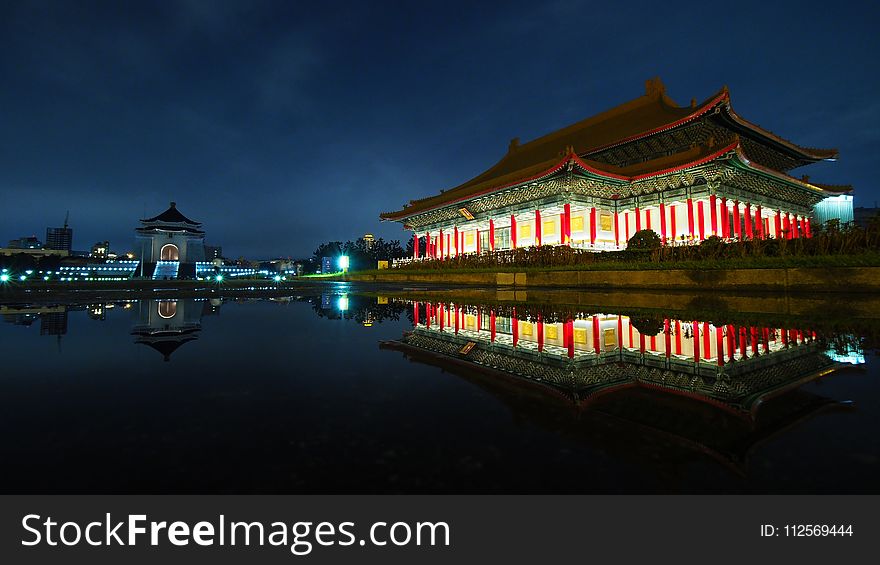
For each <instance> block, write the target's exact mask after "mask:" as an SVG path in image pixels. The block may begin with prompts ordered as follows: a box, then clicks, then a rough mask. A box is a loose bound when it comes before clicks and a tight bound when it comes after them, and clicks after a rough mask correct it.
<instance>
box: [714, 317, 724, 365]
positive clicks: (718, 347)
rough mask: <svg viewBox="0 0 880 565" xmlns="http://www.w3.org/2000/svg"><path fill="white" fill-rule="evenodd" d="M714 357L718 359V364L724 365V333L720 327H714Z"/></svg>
mask: <svg viewBox="0 0 880 565" xmlns="http://www.w3.org/2000/svg"><path fill="white" fill-rule="evenodd" d="M715 358H716V359H717V360H718V366H719V367H723V366H724V334H723V333H722V330H721V328H720V327H716V328H715Z"/></svg>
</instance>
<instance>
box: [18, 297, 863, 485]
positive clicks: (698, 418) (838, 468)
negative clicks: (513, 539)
mask: <svg viewBox="0 0 880 565" xmlns="http://www.w3.org/2000/svg"><path fill="white" fill-rule="evenodd" d="M446 300H447V301H446V302H441V301H436V300H431V301H430V302H428V303H426V302H424V301H420V302H417V303H415V304H414V303H413V302H412V301H411V300H404V299H402V298H396V297H395V296H393V295H390V296H376V295H372V296H365V295H358V294H356V293H355V292H354V289H350V288H349V289H346V288H342V289H341V290H336V291H324V292H320V293H314V294H312V295H306V296H299V297H291V298H288V299H281V300H277V299H276V300H213V301H211V300H200V299H192V298H187V299H179V300H162V301H157V300H141V301H129V302H113V301H108V302H101V303H93V304H60V305H59V304H30V305H28V304H9V305H4V306H2V310H3V311H2V313H3V321H4V322H5V323H2V324H0V345H2V360H3V371H2V373H0V425H2V429H3V430H4V433H5V438H4V441H3V442H2V444H0V445H2V447H0V453H2V455H0V458H2V461H3V464H2V466H0V478H2V485H3V489H2V490H3V491H4V492H7V493H32V492H88V493H98V492H144V493H176V492H189V493H215V492H221V493H227V492H229V493H232V492H235V493H251V492H517V493H541V492H567V493H595V492H598V493H637V492H818V493H826V492H876V491H877V487H876V477H877V476H878V472H880V442H878V439H877V438H878V431H880V427H878V424H880V387H878V376H880V375H878V362H877V356H876V351H875V350H873V349H872V347H873V345H872V344H873V342H872V341H870V340H869V341H866V340H865V337H866V336H865V335H860V333H859V332H860V331H862V330H852V329H849V328H837V329H835V330H834V331H830V330H828V329H827V328H819V331H816V329H815V328H811V327H809V324H806V323H801V324H798V327H795V328H780V327H778V326H779V325H780V324H779V323H778V322H774V321H772V320H768V321H767V323H766V324H762V322H761V321H760V320H758V321H754V320H752V321H750V322H749V323H748V324H746V323H743V322H741V321H733V320H731V321H728V320H723V319H718V320H715V321H714V322H713V323H711V324H710V323H709V322H702V321H695V320H676V319H671V318H658V319H652V318H650V317H645V316H642V317H639V316H636V315H633V316H630V315H627V314H626V313H624V312H616V311H605V312H602V313H596V312H582V311H572V310H571V309H564V308H563V309H559V308H554V307H552V306H551V307H547V306H544V307H543V308H538V307H527V306H519V307H518V311H517V307H511V306H510V305H506V306H505V305H493V304H480V305H474V304H467V301H465V300H462V301H461V302H462V303H461V304H454V303H453V302H452V301H451V300H449V299H448V298H447V299H446ZM729 322H730V323H729ZM441 325H442V328H441ZM469 342H470V343H473V345H472V346H470V349H469V350H467V351H465V350H466V349H467V348H466V346H468V343H469ZM463 348H464V349H463ZM719 352H720V355H719ZM697 359H699V363H697V362H696V361H697Z"/></svg>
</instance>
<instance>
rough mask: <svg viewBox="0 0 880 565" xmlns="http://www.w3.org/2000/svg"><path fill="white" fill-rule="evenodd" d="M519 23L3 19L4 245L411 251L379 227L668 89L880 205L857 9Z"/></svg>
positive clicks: (216, 11) (359, 9) (186, 10)
mask: <svg viewBox="0 0 880 565" xmlns="http://www.w3.org/2000/svg"><path fill="white" fill-rule="evenodd" d="M505 6H506V7H505V9H503V10H501V9H499V8H498V7H497V6H494V7H493V6H491V5H488V4H483V5H480V6H476V7H469V8H468V9H464V8H462V10H460V11H459V12H458V13H454V12H455V11H454V10H450V9H449V6H443V7H442V9H440V8H438V9H436V10H437V11H432V8H430V7H427V8H426V7H423V6H418V7H415V6H413V7H410V6H407V5H401V6H398V7H397V8H391V7H386V8H384V9H379V10H373V9H372V8H371V7H370V6H360V5H357V4H354V5H350V6H347V7H344V8H340V7H339V6H336V5H334V6H332V7H331V6H328V7H321V6H318V7H315V6H310V7H309V9H308V10H303V9H301V8H299V7H296V6H290V5H287V4H275V3H269V2H267V3H257V4H248V5H244V4H241V3H221V4H212V5H210V7H208V6H207V5H202V4H199V3H175V4H156V5H150V6H139V7H130V8H127V9H126V10H124V11H123V10H121V9H120V8H119V7H116V6H114V5H113V4H105V3H94V4H92V5H91V9H88V8H83V7H82V6H81V5H77V6H70V7H65V6H63V5H54V6H51V7H49V6H38V5H19V6H7V7H5V8H4V9H3V10H4V12H5V16H6V17H4V18H2V21H3V23H2V24H0V26H2V28H3V33H4V35H5V37H6V38H7V44H8V48H7V49H5V50H4V52H3V53H2V54H0V65H2V68H3V70H4V75H5V76H6V77H8V84H9V87H8V88H6V89H4V91H3V92H2V93H0V106H2V107H3V108H4V109H5V110H6V112H5V114H7V115H6V116H4V125H5V128H4V146H5V147H6V148H7V150H6V151H4V152H3V156H2V157H0V165H2V167H0V170H2V171H3V172H2V173H0V187H2V191H3V194H4V195H5V196H7V198H10V197H12V196H14V200H13V202H14V205H12V206H5V207H4V209H3V212H2V213H0V224H2V226H3V228H4V230H3V231H4V233H3V234H2V235H0V237H2V238H3V240H4V241H5V240H9V239H13V238H17V237H20V236H23V235H31V234H34V235H37V236H38V237H41V236H42V235H43V234H45V229H46V227H50V226H56V225H57V226H60V225H61V224H62V218H63V217H64V214H65V212H66V211H67V210H70V215H71V220H70V224H71V227H72V228H73V229H74V233H75V238H76V241H75V242H74V247H75V248H78V249H86V248H87V247H89V246H91V245H92V243H94V242H95V241H103V240H109V241H110V243H111V246H113V248H114V249H115V250H118V251H124V250H125V249H127V248H129V247H132V246H133V244H134V228H135V227H136V226H137V222H138V220H139V219H141V218H145V217H149V216H151V215H153V214H155V213H158V212H160V211H161V210H163V209H164V208H165V207H166V205H167V202H168V201H170V200H174V201H176V202H178V203H179V204H180V206H181V208H182V209H184V210H186V211H187V213H189V214H191V215H192V216H193V217H194V218H196V219H197V220H199V221H201V222H203V223H204V225H205V228H206V231H207V232H208V234H209V238H208V239H209V240H210V241H211V242H212V243H215V244H218V245H223V247H224V251H225V252H226V253H227V255H229V256H234V257H237V256H241V255H244V256H253V257H271V256H297V257H300V256H309V255H311V253H312V251H313V250H314V249H315V247H316V246H317V245H318V244H319V243H321V242H324V241H328V240H343V241H344V240H347V239H355V238H357V237H361V236H362V235H363V234H364V233H374V234H375V235H376V237H383V238H385V239H399V240H401V241H402V243H403V244H405V243H406V240H407V239H408V235H407V233H406V232H404V231H403V230H401V229H400V227H399V226H397V225H391V224H387V223H386V224H380V223H379V222H378V214H379V213H380V212H386V211H390V210H396V209H399V207H400V206H401V204H403V203H404V202H406V201H407V200H408V199H409V198H412V197H413V196H418V197H424V196H429V195H432V194H435V193H436V192H437V191H439V190H441V189H444V188H449V187H453V186H455V185H457V184H459V183H461V182H464V181H465V180H467V179H469V178H471V177H472V176H474V175H475V174H477V173H479V172H481V171H482V170H484V169H485V165H486V164H487V163H492V162H495V161H496V160H497V159H499V158H500V157H502V156H503V155H504V153H505V152H506V148H507V144H508V141H509V140H510V139H511V138H513V137H519V138H520V139H521V140H522V141H523V142H525V141H528V140H530V139H533V138H535V137H538V136H540V135H543V134H545V133H547V132H549V131H553V130H554V129H558V128H559V127H563V126H565V125H567V124H570V123H573V122H575V121H578V120H580V119H582V118H584V117H587V116H590V115H592V114H595V113H597V112H600V111H602V110H605V109H607V108H609V107H611V106H613V105H615V104H617V103H619V101H620V100H622V99H623V100H625V99H630V98H634V97H636V96H638V95H639V94H640V93H641V91H642V90H643V83H644V80H645V79H647V78H650V77H653V76H660V77H661V78H662V79H663V81H664V83H665V84H666V86H667V89H668V93H669V95H670V96H671V97H672V99H674V100H675V101H676V102H678V103H679V104H682V105H686V104H688V102H689V101H690V99H691V98H696V99H697V101H698V102H700V101H702V100H703V99H705V98H706V97H708V96H710V95H711V94H713V93H715V92H716V91H717V90H718V89H719V88H720V87H721V86H722V85H724V84H727V85H728V86H729V87H730V88H731V92H732V93H733V95H734V99H733V104H734V105H735V106H736V108H737V109H738V110H739V111H740V112H742V113H743V114H744V115H746V116H748V117H749V119H750V120H753V121H754V122H756V123H758V124H760V125H761V126H763V127H766V128H767V129H769V130H770V131H772V132H774V133H776V134H778V135H780V136H781V137H784V138H787V139H793V140H796V141H798V142H799V143H803V144H804V145H807V146H814V147H836V148H838V149H839V150H840V154H841V157H840V160H839V161H838V162H836V163H819V164H816V165H813V166H811V167H809V168H808V169H807V168H805V169H803V170H801V169H796V170H795V171H793V174H794V175H795V176H800V175H801V174H809V175H810V176H811V178H813V179H814V180H815V181H817V182H842V183H848V184H852V185H853V186H854V188H855V191H854V195H855V197H856V206H871V205H873V204H874V202H875V201H876V200H878V199H880V191H878V189H877V188H876V187H875V186H873V184H872V183H871V180H870V178H871V177H870V176H869V175H870V174H871V173H872V172H873V171H872V166H871V165H872V164H873V163H872V161H873V154H874V152H875V151H876V149H877V146H878V145H880V143H878V141H880V135H878V133H877V131H880V128H878V127H877V126H878V121H880V120H878V110H880V108H878V103H877V101H876V94H875V93H876V91H877V90H878V86H880V84H878V82H880V79H878V78H877V76H878V73H876V72H875V71H876V65H877V63H876V62H875V61H873V60H872V59H870V58H869V54H870V53H872V52H874V51H875V50H876V48H877V47H878V45H877V44H878V39H877V37H876V36H875V35H874V34H873V33H872V32H871V23H870V19H868V18H863V17H861V16H862V15H861V14H859V13H857V11H855V10H852V11H847V10H845V9H840V10H838V11H834V12H829V11H828V10H827V8H825V7H823V8H821V11H822V14H823V17H822V18H816V17H815V13H816V10H817V9H820V8H818V6H819V5H818V4H815V6H816V8H813V7H811V6H810V5H809V4H804V3H798V4H796V5H795V4H786V3H782V4H774V5H772V6H766V5H761V6H760V10H761V14H762V17H761V18H759V19H755V18H753V17H752V16H751V15H750V14H751V13H752V11H753V10H756V9H758V5H757V4H752V5H742V6H738V7H737V8H736V9H731V8H727V7H724V6H707V7H706V8H705V10H701V11H699V12H698V11H694V10H690V9H686V8H681V9H677V8H671V7H668V6H656V5H651V4H639V3H630V4H628V5H627V7H625V8H618V9H615V10H611V9H610V8H602V7H596V6H591V5H589V4H581V3H577V2H574V3H552V4H548V5H543V6H533V5H530V4H527V3H523V4H519V5H516V6H512V5H509V4H506V5H505ZM795 6H796V9H793V7H795ZM603 10H609V11H607V12H603ZM597 22H601V25H597ZM670 26H671V27H670ZM565 29H570V30H572V33H560V32H559V30H565ZM675 29H680V30H682V33H680V34H677V33H672V32H671V31H670V30H673V31H674V30H675ZM694 29H698V30H702V31H703V32H702V33H693V32H692V30H694ZM575 31H577V33H575ZM831 41H833V48H832V46H831V45H830V44H829V42H831Z"/></svg>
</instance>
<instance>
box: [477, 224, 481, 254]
mask: <svg viewBox="0 0 880 565" xmlns="http://www.w3.org/2000/svg"><path fill="white" fill-rule="evenodd" d="M479 254H480V230H477V255H479Z"/></svg>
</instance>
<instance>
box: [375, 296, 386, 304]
mask: <svg viewBox="0 0 880 565" xmlns="http://www.w3.org/2000/svg"><path fill="white" fill-rule="evenodd" d="M376 304H388V297H387V296H377V297H376Z"/></svg>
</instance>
